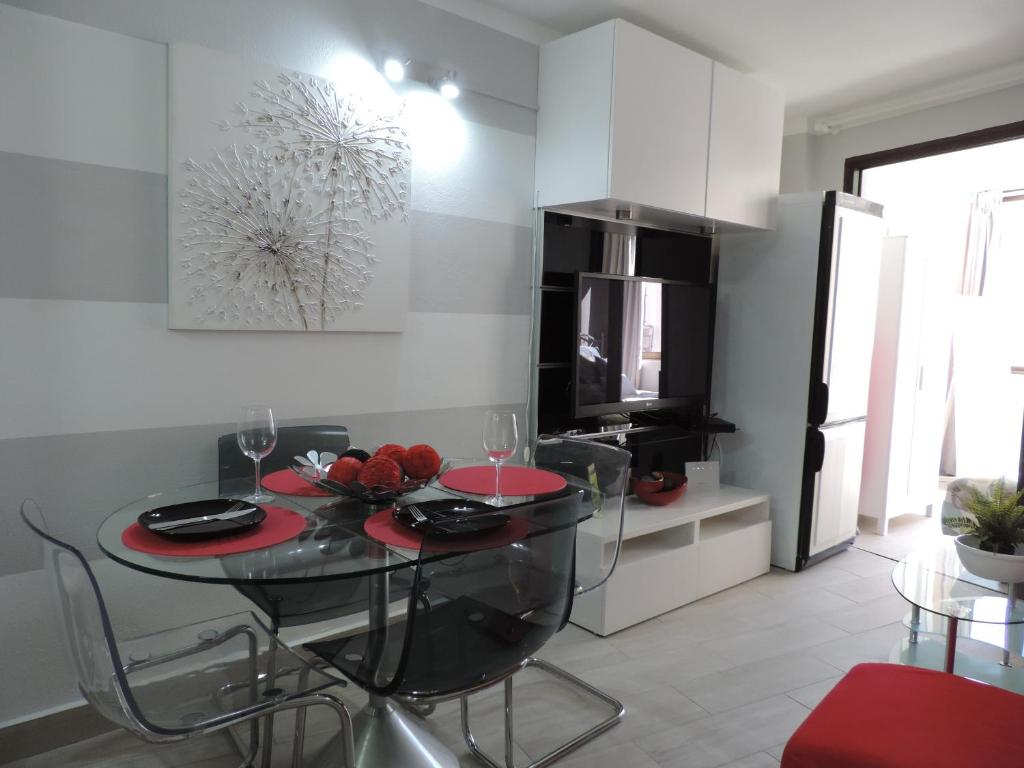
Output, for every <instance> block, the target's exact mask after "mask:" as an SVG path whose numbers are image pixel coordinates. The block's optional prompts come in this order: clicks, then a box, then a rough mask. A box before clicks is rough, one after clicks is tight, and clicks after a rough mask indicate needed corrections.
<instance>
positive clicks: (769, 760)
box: [719, 752, 779, 768]
mask: <svg viewBox="0 0 1024 768" xmlns="http://www.w3.org/2000/svg"><path fill="white" fill-rule="evenodd" d="M778 765H779V761H778V760H776V759H775V758H774V757H772V756H771V755H769V754H768V753H767V752H757V753H756V754H753V755H748V756H747V757H743V758H740V759H739V760H734V761H733V762H731V763H727V764H726V765H722V766H719V768H778Z"/></svg>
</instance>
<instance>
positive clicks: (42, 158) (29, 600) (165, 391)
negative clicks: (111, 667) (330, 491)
mask: <svg viewBox="0 0 1024 768" xmlns="http://www.w3.org/2000/svg"><path fill="white" fill-rule="evenodd" d="M15 5H17V6H22V7H21V8H16V7H13V6H15ZM33 11H42V13H36V12H33ZM43 14H50V15H43ZM55 17H64V18H55ZM100 27H102V28H104V29H100ZM171 40H186V41H190V42H194V43H197V44H200V45H205V46H207V47H212V48H218V49H221V50H224V51H227V52H228V53H231V54H233V55H238V56H242V57H244V58H248V59H254V60H263V61H266V62H269V63H272V64H276V65H278V66H281V67H287V68H296V69H299V70H302V71H309V72H312V73H313V74H331V68H332V67H333V66H335V64H336V62H337V60H338V59H339V58H340V57H342V56H345V55H352V54H355V55H358V56H362V57H364V58H365V59H366V60H367V61H368V62H370V65H371V66H372V62H373V61H374V60H375V57H377V56H378V55H379V54H380V53H381V52H383V51H387V52H393V53H396V54H405V55H408V56H410V57H412V58H414V59H417V60H420V61H425V62H429V63H432V64H437V65H440V66H444V67H451V68H455V69H458V70H459V71H460V75H461V77H462V82H463V84H464V85H466V86H469V87H472V88H473V89H475V90H476V91H478V92H479V93H477V94H473V93H468V92H467V93H466V94H465V97H464V98H463V99H460V100H459V102H457V103H456V104H455V105H454V112H451V108H450V107H449V108H447V110H448V111H447V112H446V111H444V110H440V111H439V112H438V115H439V118H438V119H439V121H440V122H439V123H438V124H437V127H436V130H434V131H433V132H432V134H431V131H430V130H428V131H427V134H428V138H429V140H428V141H426V143H422V142H421V143H418V144H417V143H415V142H414V145H413V169H412V192H411V196H410V197H411V206H410V207H411V210H410V226H411V228H412V239H413V246H412V264H411V283H412V286H411V290H410V296H409V299H408V300H409V310H410V314H409V322H408V330H407V331H406V332H405V333H402V334H361V333H349V334H345V333H324V334H309V335H303V334H294V333H244V332H206V331H200V332H181V331H169V330H167V304H166V302H167V285H166V280H167V264H166V258H167V257H166V238H167V223H166V216H167V199H166V171H167V168H166V130H165V126H166V120H167V112H166V77H167V63H166V62H167V47H166V43H167V42H169V41H171ZM537 60H538V49H537V47H536V45H534V44H533V43H529V42H525V41H523V40H521V39H518V38H514V37H511V36H509V35H506V34H503V33H501V32H498V31H495V30H494V29H491V28H488V27H485V26H482V25H480V24H476V23H474V22H471V21H468V20H466V19H463V18H460V17H457V16H454V15H452V14H449V13H446V12H445V11H442V10H440V9H438V8H434V7H431V6H427V5H423V4H421V3H418V2H416V1H415V0H375V2H373V3H366V2H363V1H362V0H309V2H305V3H303V4H302V7H301V8H294V7H291V6H290V5H289V4H287V3H281V2H277V1H276V0H258V1H253V0H225V1H222V2H216V3H211V2H207V1H206V0H202V1H200V0H182V2H175V3H167V2H163V0H137V1H136V2H133V3H131V4H124V3H121V2H116V0H115V1H111V0H75V2H70V1H68V2H65V1H63V0H21V1H20V2H19V1H18V0H14V2H12V3H11V4H7V5H5V4H0V105H2V106H0V371H2V378H0V530H2V531H3V533H4V535H3V538H2V540H0V616H3V621H2V622H0V646H2V647H3V648H4V661H3V664H2V669H3V673H2V675H3V678H2V679H3V694H2V696H0V727H2V726H3V725H4V724H6V723H9V722H12V721H17V720H22V719H26V718H30V717H32V716H35V715H38V714H39V713H42V712H45V711H49V710H52V709H54V708H61V707H65V706H68V705H72V704H74V703H76V702H78V701H80V699H79V697H78V694H77V692H76V690H75V686H74V682H73V679H72V676H71V675H70V671H69V669H68V667H67V665H66V663H65V661H64V659H63V658H62V657H61V656H60V655H59V654H58V652H57V643H56V641H55V638H56V624H55V621H54V618H53V614H52V611H51V608H50V605H49V603H48V602H46V601H45V600H44V599H43V597H42V595H43V594H44V590H43V578H42V572H41V571H40V570H38V569H39V567H40V559H39V549H38V546H37V545H36V543H35V542H34V541H33V539H32V537H31V535H30V534H29V533H28V532H27V531H26V530H25V528H24V526H23V525H22V524H21V522H20V521H19V520H18V518H17V507H18V504H19V503H20V501H21V499H23V498H25V497H27V496H32V497H35V498H36V499H37V500H39V502H40V503H41V504H42V506H43V507H44V508H45V509H46V510H47V511H48V513H49V515H50V517H51V522H52V523H53V525H54V526H55V527H57V528H58V529H63V530H66V531H69V532H70V535H71V536H72V538H74V539H75V541H76V543H78V544H80V545H82V546H83V547H85V548H86V549H87V550H88V551H89V552H90V553H91V554H92V556H93V557H95V558H96V562H98V563H101V564H102V565H101V568H100V571H101V578H103V580H104V582H105V584H104V586H105V587H106V588H108V589H109V590H110V591H111V594H112V595H113V596H114V600H113V602H115V603H120V602H124V600H125V599H127V596H135V597H138V596H140V595H145V596H146V598H147V601H149V602H151V603H152V604H156V603H157V602H160V601H164V604H166V605H168V606H171V608H172V609H171V610H167V611H159V612H147V613H145V614H144V615H143V620H141V621H140V620H139V616H138V615H136V612H133V611H124V610H119V609H118V608H117V607H116V606H115V611H116V612H117V613H118V615H119V616H120V617H122V618H123V620H124V622H125V626H124V627H123V629H125V630H126V631H127V630H129V629H130V630H133V631H152V630H155V629H158V628H160V626H161V625H168V624H174V623H186V622H188V621H191V620H196V619H201V618H203V617H204V616H207V615H212V614H214V613H217V612H221V613H223V612H227V611H230V610H238V609H240V608H246V607H248V606H247V605H246V604H245V603H244V602H243V601H241V600H240V598H238V596H237V595H236V594H235V593H234V592H233V590H231V589H229V588H226V587H225V588H219V589H218V588H206V591H205V592H204V593H203V594H204V595H209V597H208V598H207V597H204V598H203V599H202V600H197V599H196V598H195V597H194V595H195V594H196V592H195V589H196V588H195V587H187V586H184V585H181V584H179V583H176V582H169V581H166V580H160V579H153V578H150V577H143V576H142V575H140V574H138V573H135V572H133V571H130V570H128V569H126V568H122V567H120V566H115V567H111V566H112V564H111V563H109V562H104V560H103V558H102V556H101V555H100V554H99V553H98V552H97V551H96V549H95V544H94V541H93V539H94V533H95V530H96V528H97V526H98V525H99V522H100V521H101V520H102V519H103V518H104V517H105V516H106V515H107V514H109V513H110V512H111V511H112V510H114V509H116V508H117V507H118V506H120V505H122V504H124V503H126V502H128V501H130V500H132V499H134V498H138V497H140V496H142V495H143V494H145V493H147V492H150V491H153V490H157V489H159V488H161V487H168V486H176V485H183V484H186V483H194V482H198V481H201V480H207V479H210V478H212V477H214V476H215V473H216V454H215V441H216V436H217V435H218V434H222V433H224V432H228V431H231V430H232V428H233V427H232V422H233V420H234V418H235V415H236V410H237V408H238V406H239V405H240V404H241V403H243V402H249V401H259V402H268V403H269V404H271V405H272V406H274V408H275V410H276V411H277V413H278V415H279V416H280V417H281V418H283V419H284V420H294V421H299V422H302V421H305V422H307V423H309V422H310V421H319V422H323V421H332V422H335V423H343V424H348V425H349V427H350V429H351V430H352V433H353V441H354V443H355V444H356V445H359V446H363V447H371V448H372V447H373V445H376V444H379V443H381V442H385V441H387V440H395V441H399V442H420V441H428V442H432V443H435V444H436V445H437V446H438V448H439V449H440V450H441V451H442V453H444V454H445V455H449V456H451V455H472V454H474V453H475V452H477V451H478V450H479V445H478V443H479V424H480V418H481V412H482V410H483V409H485V408H486V407H488V406H493V405H497V404H503V405H510V406H514V407H522V405H523V403H524V401H525V398H526V391H527V381H528V379H527V375H528V342H529V318H528V316H529V312H530V291H529V280H530V271H531V233H530V228H529V225H530V222H531V200H532V189H533V167H534V133H535V122H536V116H535V113H534V111H533V110H532V109H530V108H528V107H519V106H515V105H513V104H510V103H508V102H509V101H513V102H517V103H520V104H526V105H529V104H533V103H535V102H536V74H537ZM481 94H493V95H494V96H498V97H500V99H505V100H507V101H503V100H499V99H495V98H491V97H490V96H487V95H481ZM438 98H439V97H438ZM427 112H429V110H427ZM424 119H426V120H427V121H428V122H429V119H430V116H429V114H428V115H427V116H426V118H424ZM421 127H422V126H421ZM426 127H427V128H428V129H429V128H430V127H431V126H430V125H429V124H428V125H427V126H426ZM414 139H415V137H414ZM190 595H191V596H192V597H190ZM198 604H203V610H202V612H201V613H200V614H198V615H197V613H196V611H195V610H194V606H196V605H198ZM2 754H3V748H2V745H0V756H2Z"/></svg>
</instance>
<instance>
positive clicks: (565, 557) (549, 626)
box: [306, 489, 582, 768]
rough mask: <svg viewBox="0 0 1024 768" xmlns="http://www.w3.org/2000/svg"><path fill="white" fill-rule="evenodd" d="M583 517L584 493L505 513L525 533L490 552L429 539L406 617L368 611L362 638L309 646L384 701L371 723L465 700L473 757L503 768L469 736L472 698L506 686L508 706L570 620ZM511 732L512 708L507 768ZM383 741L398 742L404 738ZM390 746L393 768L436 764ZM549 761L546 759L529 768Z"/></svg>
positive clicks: (413, 750)
mask: <svg viewBox="0 0 1024 768" xmlns="http://www.w3.org/2000/svg"><path fill="white" fill-rule="evenodd" d="M581 509H582V505H581V494H580V493H579V492H578V491H577V490H575V489H573V490H570V491H567V492H565V493H562V494H560V495H558V496H553V497H551V498H546V499H543V500H539V501H533V502H528V503H525V504H517V505H513V506H508V507H503V508H502V510H501V511H502V512H503V513H505V514H507V515H508V516H509V517H510V518H511V521H510V522H509V524H508V528H507V529H508V530H513V531H514V530H516V529H518V530H519V531H520V532H521V534H520V535H519V536H518V537H516V538H512V539H511V540H507V541H503V542H496V543H495V545H494V546H492V547H491V548H483V549H472V550H471V551H466V548H465V547H471V546H472V542H473V540H472V539H460V540H459V542H458V543H457V544H456V545H455V548H456V551H449V550H447V549H446V547H451V546H453V545H452V542H451V540H446V539H439V540H433V541H432V540H430V539H429V538H427V537H424V540H423V544H422V546H421V549H420V552H419V558H418V560H417V563H416V566H415V575H414V578H413V580H412V584H411V586H410V589H409V591H408V595H407V597H406V601H405V606H406V610H405V612H404V614H403V615H402V616H401V617H400V618H395V617H394V616H393V615H392V614H390V613H389V612H388V611H387V610H386V607H385V609H383V610H381V609H378V610H376V611H374V610H373V609H372V606H371V607H370V610H368V615H369V616H370V622H369V625H368V627H367V629H366V631H363V632H359V633H357V634H353V635H351V636H348V637H344V638H340V639H336V640H327V641H323V642H318V643H311V644H310V645H308V646H306V647H307V648H308V649H309V650H311V651H313V652H314V653H315V654H317V655H318V656H319V657H320V658H322V659H324V660H325V661H327V662H329V663H330V664H331V665H333V666H334V667H336V668H337V669H338V670H339V671H340V672H341V673H342V674H344V675H345V677H347V678H348V679H349V680H351V681H353V682H354V683H356V684H357V685H358V686H359V687H360V688H362V689H363V690H365V691H367V692H368V693H369V694H370V695H371V702H374V701H377V702H378V705H377V706H378V710H379V714H377V715H376V716H375V717H374V718H371V719H377V720H381V719H386V718H387V717H388V716H389V713H388V708H387V705H386V703H385V702H386V701H387V700H388V699H389V698H392V697H399V698H401V699H404V700H405V701H412V702H416V703H420V704H423V703H435V702H441V701H446V700H451V699H456V698H458V699H460V701H461V711H462V729H463V736H464V738H465V741H466V744H467V745H468V747H469V749H470V751H471V752H472V754H473V755H474V756H475V757H476V758H477V759H479V760H480V761H481V762H483V763H484V764H486V765H488V766H492V767H493V768H500V766H499V764H498V763H496V762H494V761H493V760H491V758H489V757H488V756H487V755H486V754H485V753H484V752H483V751H482V750H481V749H480V748H479V746H478V745H477V743H476V740H475V739H474V737H473V734H472V731H471V730H470V726H469V696H470V695H471V694H473V693H476V692H478V691H482V690H484V689H486V688H489V687H491V686H495V685H498V684H500V683H504V686H505V697H506V700H507V701H511V697H512V676H513V675H514V674H515V673H516V672H518V671H519V670H520V669H523V668H524V667H525V666H526V665H527V663H528V662H529V661H530V660H531V658H532V654H534V653H536V652H537V651H538V650H539V649H540V648H541V647H542V646H543V645H544V643H546V642H547V641H548V640H550V639H551V637H553V636H554V634H555V633H556V632H558V630H560V629H561V628H562V627H563V626H564V625H565V622H566V621H567V620H568V617H569V613H570V612H571V611H572V599H573V591H574V590H573V587H574V581H573V558H574V549H575V547H574V544H575V541H574V540H575V537H576V525H577V524H578V521H579V519H580V517H581ZM459 544H464V545H465V546H464V548H459ZM375 617H376V620H375ZM385 697H386V698H385ZM513 727H514V723H513V716H512V709H511V707H506V709H505V766H507V768H515V763H514V758H513ZM387 733H388V735H389V737H390V741H391V742H395V741H397V740H399V739H400V737H401V736H402V729H401V728H397V727H396V728H391V729H389V730H388V731H387ZM387 747H388V749H389V750H391V752H390V755H389V756H390V757H391V761H390V762H387V763H386V764H387V765H388V766H391V765H394V766H395V768H398V766H399V765H401V766H403V768H404V766H410V768H411V766H412V765H414V764H415V765H428V764H429V765H435V764H437V763H434V762H431V761H429V760H427V759H423V758H421V759H420V761H419V762H412V758H411V757H410V756H413V755H416V754H417V745H415V744H412V745H409V746H402V745H399V744H396V743H389V744H388V745H387ZM420 748H421V747H420ZM560 754H561V752H560V753H559V755H560ZM402 757H405V759H404V760H403V759H401V758H402ZM555 759H557V757H556V758H555ZM552 761H553V760H552V759H551V758H550V757H548V758H543V759H542V760H539V761H537V762H535V763H532V764H531V766H540V765H549V764H550V763H551V762H552ZM384 764H385V763H382V765H384Z"/></svg>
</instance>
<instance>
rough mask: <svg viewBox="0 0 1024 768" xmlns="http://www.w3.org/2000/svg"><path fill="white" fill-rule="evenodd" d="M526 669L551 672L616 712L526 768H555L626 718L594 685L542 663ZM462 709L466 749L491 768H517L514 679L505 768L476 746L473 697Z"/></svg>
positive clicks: (508, 697)
mask: <svg viewBox="0 0 1024 768" xmlns="http://www.w3.org/2000/svg"><path fill="white" fill-rule="evenodd" d="M523 667H524V668H525V667H536V668H537V669H540V670H542V671H543V672H547V673H548V674H550V675H553V676H555V677H557V678H559V679H560V680H562V681H563V682H566V683H568V684H569V685H573V686H575V687H576V688H578V689H580V690H582V691H583V692H584V693H586V694H589V695H591V696H593V697H594V698H596V699H599V700H600V701H601V702H603V703H604V704H607V705H608V707H609V708H610V709H611V710H612V713H613V714H611V715H610V716H609V717H607V718H605V719H604V720H602V721H601V722H600V723H598V724H597V725H595V726H594V727H593V728H590V729H588V730H586V731H584V732H583V733H581V734H580V735H579V736H577V737H576V738H574V739H572V740H570V741H567V742H566V743H565V744H563V745H562V746H560V747H558V748H556V749H554V750H552V751H551V752H548V754H546V755H544V757H542V758H540V759H539V760H535V761H534V762H532V763H530V764H529V765H527V766H523V767H522V768H546V766H549V765H552V764H553V763H555V762H557V761H559V760H561V759H562V758H563V757H565V756H566V755H567V754H569V753H570V752H572V751H573V750H575V749H579V748H580V747H581V746H583V745H584V744H586V743H587V742H589V741H592V740H593V739H595V738H597V737H598V736H600V735H601V734H602V733H604V732H605V731H607V730H608V729H609V728H611V727H612V726H614V725H617V724H618V723H619V721H621V720H622V718H623V717H625V715H626V708H625V707H624V706H623V705H622V702H621V701H619V700H618V699H615V698H612V697H611V696H609V695H608V694H607V693H605V692H604V691H601V690H599V689H597V688H595V687H594V686H592V685H591V684H590V683H588V682H586V681H584V680H580V679H579V678H578V677H576V676H575V675H572V674H570V673H568V672H566V671H565V670H564V669H561V668H560V667H556V666H555V665H554V664H551V663H549V662H547V661H544V660H542V659H535V658H529V659H527V660H526V662H525V664H524V665H523ZM459 707H460V710H461V713H462V738H463V739H465V742H466V746H467V747H469V751H470V753H471V754H472V755H473V757H475V758H476V759H477V760H479V761H480V762H481V763H483V764H484V765H486V766H488V768H517V766H516V764H515V756H514V755H513V754H512V751H513V748H514V738H513V730H512V726H513V713H512V710H513V699H512V678H511V677H510V678H508V679H506V680H505V765H504V766H502V765H500V764H499V763H497V762H495V761H494V760H493V759H492V758H491V757H490V756H489V755H488V754H487V753H486V752H484V751H483V750H482V749H480V746H479V745H478V744H477V743H476V739H475V738H474V737H473V731H472V729H471V728H470V725H469V696H463V697H462V698H461V699H460V700H459Z"/></svg>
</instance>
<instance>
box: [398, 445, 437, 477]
mask: <svg viewBox="0 0 1024 768" xmlns="http://www.w3.org/2000/svg"><path fill="white" fill-rule="evenodd" d="M402 466H403V467H404V468H405V473H406V474H407V475H408V476H409V477H411V478H413V479H414V480H426V479H428V478H431V477H433V476H434V475H436V474H437V473H438V471H439V470H440V469H441V456H440V455H439V454H438V452H437V451H435V450H434V449H433V448H432V447H431V446H429V445H427V444H426V443H421V444H420V445H413V446H410V447H409V450H407V451H406V452H405V460H404V461H403V462H402Z"/></svg>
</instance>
